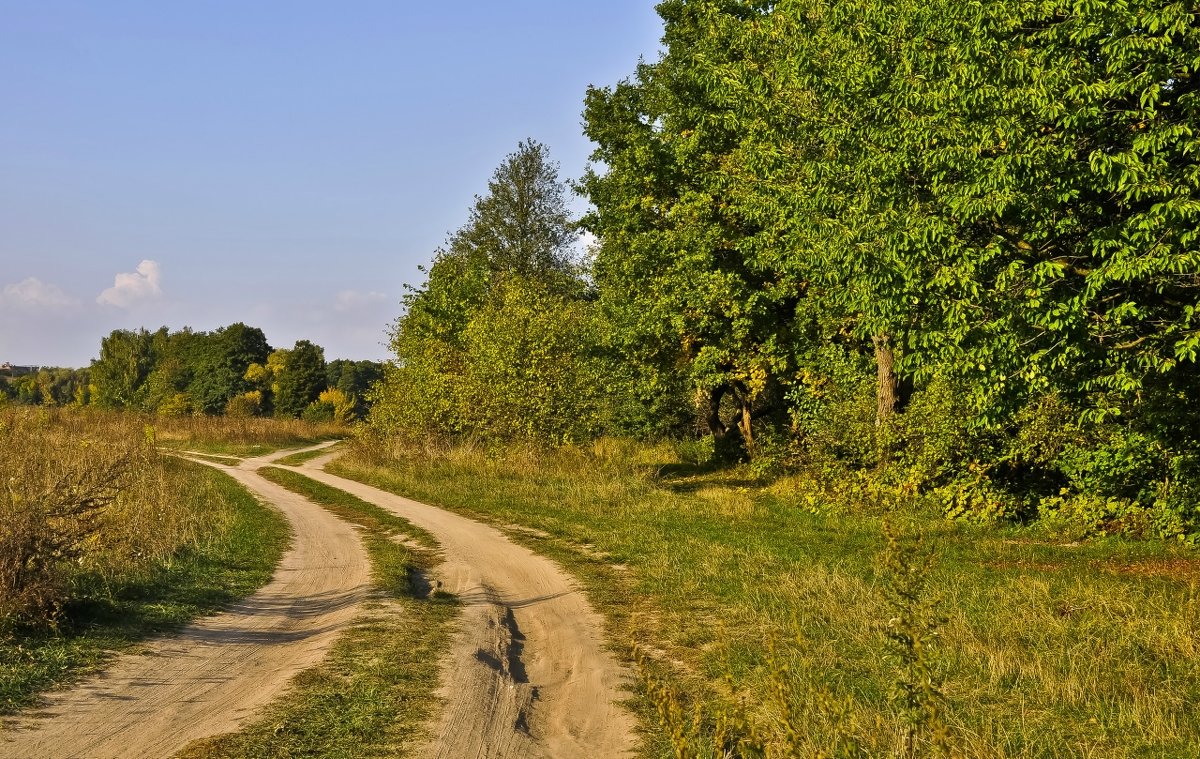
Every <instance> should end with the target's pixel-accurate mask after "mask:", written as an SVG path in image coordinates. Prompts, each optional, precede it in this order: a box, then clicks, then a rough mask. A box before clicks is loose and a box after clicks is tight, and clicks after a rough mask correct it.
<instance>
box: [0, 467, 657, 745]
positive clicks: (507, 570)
mask: <svg viewBox="0 0 1200 759" xmlns="http://www.w3.org/2000/svg"><path fill="white" fill-rule="evenodd" d="M288 453H292V451H284V452H280V453H277V454H275V455H272V456H267V457H262V458H257V459H247V460H246V461H245V462H243V463H241V464H240V465H239V466H238V467H236V468H230V467H224V466H219V465H217V466H218V468H220V469H223V470H224V471H227V472H229V473H230V474H231V475H232V476H233V477H235V478H236V479H237V480H238V481H239V482H241V483H242V484H244V485H245V486H246V487H247V488H249V489H250V490H251V491H252V492H254V493H256V494H257V495H259V496H260V497H262V498H263V499H265V500H266V501H267V502H269V503H271V504H273V505H275V506H276V507H278V508H279V509H280V510H281V511H282V512H283V513H284V514H285V515H286V516H287V518H288V520H289V521H290V523H291V525H292V529H293V531H294V532H295V539H294V543H293V545H292V547H291V549H290V550H289V551H288V552H287V554H286V555H285V557H284V559H283V562H282V563H281V565H280V567H279V569H278V570H277V571H276V573H275V577H274V578H273V580H272V581H271V583H270V584H269V585H267V586H266V587H264V588H263V589H262V590H260V591H259V592H258V593H255V594H254V595H253V596H251V597H250V598H248V599H247V600H246V601H244V602H243V603H241V604H238V605H237V606H236V607H234V608H232V609H230V610H229V611H227V612H225V613H222V614H220V615H218V616H214V617H211V618H208V619H205V620H203V621H201V622H199V623H197V624H194V625H191V626H189V627H187V628H185V629H184V630H183V631H182V632H181V633H180V634H179V635H177V636H175V637H171V638H168V639H161V640H157V641H153V642H150V643H148V644H146V645H145V646H143V647H142V649H143V652H142V653H138V654H126V655H123V656H121V657H119V658H118V659H117V660H116V662H115V663H114V664H113V665H112V666H111V667H110V668H109V669H108V670H107V671H106V672H104V673H103V674H100V675H97V676H96V677H93V678H91V679H89V680H88V681H86V682H84V683H82V684H80V685H78V686H76V687H73V688H71V689H68V690H66V691H63V692H60V693H57V694H52V695H51V696H50V697H49V698H48V701H47V703H46V705H45V706H44V708H41V709H39V710H37V711H36V712H35V713H26V714H24V715H21V716H20V717H19V718H18V719H16V720H13V721H10V722H9V723H7V724H6V726H5V728H4V729H3V730H0V757H13V759H18V758H19V759H40V758H41V757H46V758H47V759H49V758H51V757H53V758H54V759H58V758H60V757H61V758H63V759H68V758H70V757H80V758H82V757H86V758H88V759H108V758H109V757H169V756H172V755H173V754H174V753H176V752H177V751H179V750H180V749H182V748H183V747H184V746H185V745H186V744H187V743H189V742H191V741H193V740H196V739H199V738H203V737H207V736H211V735H217V734H220V733H225V732H229V731H232V730H236V729H237V728H238V726H239V725H240V724H241V723H242V722H244V721H246V720H247V719H249V718H250V717H252V716H253V715H254V713H255V712H256V710H258V709H259V708H261V707H262V706H264V705H265V704H267V703H268V702H269V701H271V700H272V699H273V698H275V697H276V696H278V695H279V694H280V693H281V692H282V690H283V689H284V687H285V685H286V684H287V682H288V680H289V679H290V678H291V677H292V675H294V674H295V673H296V672H298V671H300V670H302V669H304V668H306V667H310V666H313V665H314V664H316V663H318V662H319V661H320V660H321V659H322V658H323V657H324V654H325V652H326V650H327V649H328V648H329V646H330V645H331V644H332V643H333V641H334V639H335V637H336V636H337V634H338V633H339V632H340V631H341V630H342V629H343V628H344V627H345V626H346V625H347V624H348V623H349V622H350V621H351V620H352V619H353V618H354V617H355V616H356V615H357V614H358V612H359V608H360V601H361V600H362V599H363V598H364V597H365V596H366V595H367V593H368V592H369V583H370V576H369V570H370V566H369V563H368V560H367V557H366V554H365V552H364V550H363V547H362V544H361V542H360V541H359V539H358V537H357V535H356V533H355V531H354V529H353V528H351V527H350V526H349V525H348V524H346V523H345V522H342V521H340V520H338V519H336V518H334V517H333V516H331V515H330V514H329V513H328V512H326V511H324V510H323V509H321V508H320V507H318V506H315V505H313V504H311V503H310V502H308V501H306V500H305V499H303V498H301V497H300V496H297V495H295V494H293V493H291V492H290V491H287V490H284V489H283V488H281V487H279V486H277V485H275V484H273V483H271V482H269V481H267V480H265V479H263V478H262V477H260V476H259V475H257V474H256V473H255V471H254V470H256V469H257V468H258V467H260V466H262V465H264V464H267V463H271V462H272V461H273V460H274V459H277V458H281V457H282V456H284V455H286V454H288ZM328 458H329V457H328V456H325V457H321V458H318V459H314V460H312V461H310V462H308V463H306V464H305V465H303V466H302V467H298V468H297V469H299V470H300V471H303V472H304V473H305V474H306V475H308V476H310V477H312V478H313V479H316V480H319V481H321V482H324V483H326V484H328V485H331V486H333V487H336V488H340V489H342V490H345V491H347V492H349V493H352V494H353V495H356V496H358V497H359V498H361V499H363V500H365V501H369V502H371V503H375V504H377V505H379V506H381V507H383V508H385V509H387V510H389V511H391V512H393V513H395V514H398V515H400V516H402V517H404V518H406V519H408V520H409V521H411V522H413V523H414V524H416V525H418V526H419V527H422V528H424V529H426V530H428V531H429V532H431V533H432V534H433V535H434V536H435V537H436V538H437V539H438V541H439V542H440V543H441V545H442V549H443V553H444V557H445V562H444V564H443V565H442V566H441V567H440V570H439V571H440V576H439V577H438V578H437V579H439V580H440V582H441V583H442V587H443V589H445V590H447V591H450V592H452V593H454V594H456V595H458V596H459V598H460V599H462V601H463V602H464V613H463V615H462V618H461V623H460V630H459V633H458V635H457V636H456V639H455V643H454V645H453V648H452V650H451V651H449V652H447V656H446V658H445V660H444V661H443V662H442V686H441V689H440V695H441V698H442V699H443V701H444V708H443V709H442V710H441V712H440V714H439V716H438V717H437V719H436V721H435V722H434V723H433V724H431V725H430V726H429V736H430V737H429V739H428V740H426V741H425V743H423V744H422V746H421V747H420V751H419V753H420V754H421V756H423V757H428V758H430V759H485V758H486V759H501V758H504V759H517V758H518V757H519V758H520V759H534V758H538V757H548V758H554V759H559V758H574V757H588V758H589V759H591V758H593V757H594V758H595V759H616V758H619V757H625V756H629V755H630V754H631V753H632V750H633V747H634V744H635V739H634V732H633V728H634V721H633V718H632V715H630V713H629V712H628V711H627V710H626V709H625V708H624V707H622V706H621V705H620V703H619V702H620V701H621V700H622V699H623V698H624V696H625V691H624V687H625V684H626V680H627V677H628V673H626V672H625V671H624V670H623V668H622V667H621V666H620V665H619V664H618V662H617V661H616V660H615V658H614V657H613V656H612V655H611V654H609V653H608V652H607V651H606V650H605V649H604V641H603V635H602V629H603V627H602V619H601V618H600V616H599V615H598V614H597V613H596V612H595V611H594V610H593V609H592V608H591V607H590V606H589V604H588V603H587V600H586V599H585V598H584V597H583V595H582V594H581V593H580V592H579V590H578V588H577V587H576V586H575V584H574V582H573V580H572V579H571V578H570V576H568V575H567V574H566V573H565V572H563V571H562V570H561V569H560V568H559V567H558V566H557V565H556V564H554V563H553V562H551V561H550V560H549V559H546V558H544V557H542V556H538V555H537V554H535V553H533V552H532V551H530V550H528V549H526V548H524V547H522V546H519V545H517V544H515V543H513V542H511V541H510V540H508V538H506V537H505V536H504V535H503V534H502V533H501V532H499V531H498V530H496V529H494V528H492V527H489V526H487V525H484V524H481V523H479V522H475V521H472V520H470V519H466V518H464V517H460V516H458V515H455V514H452V513H450V512H447V511H443V510H441V509H437V508H434V507H432V506H428V505H425V504H422V503H417V502H415V501H410V500H408V499H406V498H401V497H399V496H396V495H393V494H391V493H387V492H384V491H381V490H377V489H375V488H372V487H369V486H367V485H363V484H361V483H358V482H354V481H352V480H346V479H343V478H341V477H336V476H334V475H331V474H328V473H326V472H324V471H322V470H321V469H320V467H321V466H323V465H324V463H326V462H327V461H328Z"/></svg>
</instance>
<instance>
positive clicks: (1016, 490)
mask: <svg viewBox="0 0 1200 759" xmlns="http://www.w3.org/2000/svg"><path fill="white" fill-rule="evenodd" d="M658 11H659V14H660V15H661V17H662V19H663V23H664V35H663V48H664V50H663V53H662V54H661V56H660V57H659V58H658V60H656V61H653V62H642V63H640V64H638V65H637V67H636V69H635V70H634V71H633V73H632V74H631V76H630V77H629V78H627V79H626V80H624V81H622V82H621V83H619V84H617V85H615V86H612V87H593V88H591V89H589V91H588V92H587V94H586V98H585V110H584V130H585V133H586V134H587V136H588V137H589V138H590V139H591V140H592V141H593V143H594V145H595V151H594V153H593V161H592V164H591V168H590V169H589V170H588V172H587V173H586V175H585V176H584V177H582V178H581V179H580V180H579V181H578V182H576V183H575V185H574V187H575V189H576V190H577V191H578V192H580V193H581V194H582V195H583V197H585V198H586V199H587V200H588V201H589V203H590V210H589V212H588V213H587V214H586V215H585V216H584V218H583V219H581V220H573V219H571V218H570V217H569V215H568V214H567V213H566V211H565V200H564V198H565V196H566V193H567V192H568V191H569V190H568V188H567V186H566V185H565V184H564V183H562V182H561V181H560V180H559V179H558V176H557V170H556V167H555V166H554V165H553V164H552V163H551V162H550V161H549V159H548V154H547V151H546V149H545V148H544V146H541V145H538V144H537V143H532V142H527V143H523V144H522V145H521V146H520V147H519V149H518V151H517V152H516V153H514V154H513V155H511V156H509V157H508V159H506V161H505V162H504V164H502V166H501V167H500V169H498V170H497V172H496V174H495V175H494V176H493V179H492V182H491V183H490V184H489V188H488V192H487V194H486V195H483V196H481V197H479V198H477V199H476V202H475V204H474V206H473V208H472V210H471V212H470V216H469V219H468V221H467V223H466V225H465V226H464V227H463V228H462V229H461V230H460V231H458V232H457V233H455V234H454V235H452V236H451V237H450V239H449V240H448V241H447V244H446V245H445V246H444V247H443V248H442V249H441V250H439V251H438V252H437V253H436V255H435V258H434V261H433V263H432V265H431V266H430V267H429V269H428V270H427V271H426V275H427V280H426V282H425V283H424V284H423V285H422V286H421V287H419V288H415V289H413V290H412V291H410V293H409V294H408V296H407V298H406V300H405V305H406V312H405V314H404V316H402V317H401V318H400V319H399V320H398V321H397V323H396V324H395V325H394V328H393V332H392V348H393V350H394V352H395V354H396V360H395V362H394V365H392V366H391V367H389V369H388V372H387V375H386V379H385V382H384V383H383V384H382V385H381V387H380V390H379V392H378V400H379V402H380V403H379V405H378V406H377V408H376V411H375V413H374V415H373V417H374V418H373V422H374V426H375V428H376V429H378V430H380V431H382V432H385V433H387V434H414V433H415V434H418V435H427V434H450V435H456V436H473V437H482V438H494V439H501V440H507V439H513V438H531V439H536V440H541V441H547V442H563V441H572V440H582V439H587V438H590V437H595V436H597V435H601V434H633V435H641V436H662V435H674V436H687V435H689V434H694V433H695V431H697V430H699V431H701V432H702V433H704V435H705V438H706V439H707V441H708V445H709V446H710V448H711V450H712V453H713V455H715V456H725V457H733V458H744V459H748V460H749V461H750V462H751V464H752V466H757V467H759V468H760V469H761V470H762V471H764V472H766V471H771V470H778V469H780V468H807V469H808V470H810V471H813V472H815V473H818V474H821V475H822V476H825V477H826V478H827V479H828V481H830V482H835V481H847V480H852V481H857V480H862V481H865V480H870V481H871V482H873V483H875V484H877V485H878V484H882V485H884V486H886V487H887V488H890V490H891V491H892V492H895V493H908V494H919V495H922V496H923V497H929V498H932V499H934V500H935V501H936V502H937V503H939V504H941V505H942V507H943V508H944V509H945V510H946V511H947V512H948V513H950V514H952V515H955V516H966V517H972V518H974V517H982V518H994V517H1002V518H1009V519H1018V520H1029V519H1035V518H1049V517H1063V516H1064V515H1065V516H1066V517H1069V518H1070V519H1074V520H1077V521H1082V522H1086V523H1087V524H1089V525H1092V526H1093V527H1094V528H1095V529H1097V530H1108V529H1121V530H1126V531H1141V532H1147V533H1157V534H1164V535H1186V534H1192V533H1194V532H1195V529H1196V517H1197V512H1196V504H1197V496H1198V495H1200V494H1198V493H1197V489H1198V487H1197V482H1198V479H1197V475H1198V474H1200V458H1198V456H1197V452H1198V451H1200V440H1198V439H1197V435H1198V431H1200V418H1198V414H1200V411H1198V407H1197V405H1196V404H1195V403H1193V402H1191V399H1193V398H1195V397H1197V393H1198V391H1200V370H1198V367H1197V362H1196V358H1197V348H1198V347H1200V321H1198V317H1197V307H1198V305H1200V244H1198V238H1197V234H1198V232H1197V229H1198V222H1200V192H1198V190H1200V162H1198V158H1197V155H1198V151H1197V149H1196V145H1197V143H1196V140H1197V133H1196V131H1197V129H1198V128H1200V95H1198V93H1197V89H1198V79H1197V75H1196V70H1197V67H1198V66H1200V10H1197V8H1196V7H1195V4H1194V3H1191V2H1168V1H1166V0H1130V1H1129V2H1122V3H1092V2H1084V1H1083V0H1038V1H1036V2H1034V1H1027V0H1020V1H1014V0H1001V1H1000V2H993V3H966V2H961V1H959V0H932V2H930V1H928V0H925V1H922V2H909V1H908V0H898V1H896V2H888V3H881V2H878V0H849V1H848V2H836V3H835V2H829V1H828V0H781V1H778V2H765V1H763V0H666V1H665V2H661V3H660V4H659V5H658ZM580 229H583V230H586V231H588V232H591V233H592V234H593V235H595V238H596V243H595V245H594V246H593V248H592V249H591V251H589V252H588V254H587V255H586V256H582V257H580V256H573V255H572V251H573V248H572V241H573V240H574V238H575V235H576V233H577V232H578V230H580ZM418 388H419V389H418ZM855 478H857V480H855Z"/></svg>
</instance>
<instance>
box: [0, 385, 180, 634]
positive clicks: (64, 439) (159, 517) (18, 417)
mask: <svg viewBox="0 0 1200 759" xmlns="http://www.w3.org/2000/svg"><path fill="white" fill-rule="evenodd" d="M0 472H4V483H3V488H0V623H4V622H8V623H12V622H18V623H25V624H46V623H50V624H53V623H54V621H55V620H56V618H57V616H58V614H59V612H60V610H61V608H62V605H63V603H64V602H65V601H66V600H67V599H68V596H69V587H68V585H69V580H70V577H71V575H72V574H73V573H76V572H78V571H80V570H84V571H89V572H92V573H95V574H98V575H100V576H111V575H115V574H121V573H127V572H129V571H131V570H135V569H136V568H138V567H143V566H147V565H149V564H151V563H154V562H157V561H161V560H162V559H163V558H164V557H166V556H169V555H170V554H172V553H173V552H175V551H176V550H178V549H179V548H180V547H181V546H183V545H186V544H188V543H191V542H194V540H195V539H196V536H197V534H198V530H199V528H200V524H201V517H200V515H199V514H196V513H194V512H192V511H190V510H188V509H187V508H185V507H184V504H183V503H182V501H181V500H180V499H178V498H175V497H173V495H174V494H176V493H177V492H178V484H177V483H176V482H175V481H174V474H173V473H170V472H168V465H167V462H166V461H165V459H164V457H163V456H161V455H160V454H159V453H158V452H157V451H156V450H155V449H154V446H153V444H152V438H151V437H150V436H149V435H148V434H147V431H146V430H145V429H144V428H143V426H142V425H141V424H140V423H139V422H138V420H136V419H134V418H130V417H122V416H118V415H111V414H99V415H97V414H88V413H81V412H78V411H61V410H53V409H31V408H16V407H12V408H4V409H0Z"/></svg>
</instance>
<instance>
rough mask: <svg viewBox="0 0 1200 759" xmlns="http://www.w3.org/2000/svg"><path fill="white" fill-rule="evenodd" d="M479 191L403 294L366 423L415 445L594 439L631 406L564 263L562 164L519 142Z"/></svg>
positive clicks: (573, 270) (572, 271)
mask: <svg viewBox="0 0 1200 759" xmlns="http://www.w3.org/2000/svg"><path fill="white" fill-rule="evenodd" d="M488 189H489V192H488V194H487V195H486V196H483V197H477V198H476V199H475V204H474V207H473V208H472V211H471V214H470V218H469V221H468V223H467V224H466V225H465V226H464V227H463V228H462V229H460V230H459V231H458V232H456V233H455V234H453V235H452V236H451V238H450V240H449V241H448V243H447V246H446V247H445V248H444V249H442V250H440V251H438V253H437V256H436V257H435V259H434V262H433V264H432V266H431V267H430V268H429V270H428V272H427V274H428V278H427V280H426V282H425V284H424V285H423V286H422V287H420V288H418V289H414V290H412V291H411V292H410V293H409V295H408V296H407V297H406V298H405V314H404V315H403V316H402V317H401V318H400V319H399V320H398V321H397V322H396V324H395V326H394V328H393V331H392V342H391V346H392V350H393V351H394V352H395V355H396V358H395V361H394V362H393V363H391V364H389V365H388V366H387V368H386V369H385V372H384V378H383V380H382V382H381V383H380V384H379V385H378V386H377V389H376V390H375V393H374V396H373V397H374V399H375V402H376V403H375V406H374V408H373V410H372V412H371V416H370V419H369V421H370V424H371V426H372V427H373V428H374V429H375V430H376V431H378V432H381V433H384V434H391V435H401V436H410V437H411V436H427V435H431V434H433V435H445V434H449V435H465V436H475V437H480V438H487V439H493V440H510V439H515V438H524V439H528V440H536V441H541V442H545V443H561V442H565V441H570V440H580V439H586V438H590V437H593V436H595V435H596V434H598V433H599V432H600V431H601V430H603V429H606V428H608V427H609V426H610V425H613V424H616V423H617V421H616V420H618V419H621V418H627V417H628V416H629V414H628V413H626V411H627V410H628V409H629V408H630V405H631V404H628V403H625V402H624V401H625V399H626V398H628V393H627V392H626V391H625V390H624V388H623V387H622V386H621V382H620V378H621V377H622V376H623V374H622V370H621V368H620V367H619V366H618V365H616V364H614V363H612V362H611V361H609V360H608V358H607V352H606V349H605V344H604V340H605V335H606V333H607V329H606V327H605V325H604V323H603V322H602V319H601V316H600V314H599V313H598V312H597V310H596V308H595V306H594V304H593V302H592V299H591V298H590V295H589V292H588V283H587V282H586V280H584V279H583V278H582V276H581V275H580V272H579V271H578V270H577V266H576V264H575V263H574V262H573V261H572V259H571V257H570V248H569V244H570V243H571V242H572V241H573V240H574V239H575V236H576V235H575V232H574V224H573V223H572V221H571V219H570V218H569V216H568V215H567V214H566V211H565V199H564V198H565V188H564V186H563V185H562V184H561V183H560V182H559V181H558V178H557V167H556V166H554V165H553V164H552V163H550V162H549V156H548V152H547V150H546V148H545V147H544V146H542V145H540V144H538V143H534V142H528V141H527V142H524V143H522V144H521V145H520V146H519V147H518V150H517V152H515V153H513V154H511V155H509V156H508V157H507V158H506V159H505V161H504V162H503V163H502V164H501V166H500V167H499V168H498V169H497V170H496V172H495V174H494V175H493V177H492V181H491V182H490V183H489V185H488ZM622 414H625V417H622Z"/></svg>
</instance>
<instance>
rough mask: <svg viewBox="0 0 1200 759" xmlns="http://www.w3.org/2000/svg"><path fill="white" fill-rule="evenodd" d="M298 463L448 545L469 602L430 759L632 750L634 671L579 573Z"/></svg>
mask: <svg viewBox="0 0 1200 759" xmlns="http://www.w3.org/2000/svg"><path fill="white" fill-rule="evenodd" d="M330 458H331V456H323V457H320V458H318V459H313V460H311V461H309V462H307V463H305V464H303V465H301V466H299V467H294V469H296V470H298V471H301V472H303V473H304V474H305V475H307V476H308V477H311V478H312V479H314V480H318V481H320V482H322V483H324V484H326V485H329V486H332V487H335V488H338V489H340V490H344V491H346V492H348V493H350V494H351V495H354V496H356V497H358V498H360V499H362V500H364V501H368V502H370V503H373V504H375V505H377V506H380V507H381V508H384V509H386V510H388V511H390V512H392V513H393V514H396V515H397V516H400V517H403V518H404V519H407V520H408V521H410V522H412V523H413V524H415V525H416V526H418V527H421V528H423V529H425V530H427V531H429V532H430V533H432V534H433V536H434V537H435V538H437V540H438V542H439V543H441V545H442V549H443V552H444V556H445V562H444V564H443V565H442V567H441V568H440V573H441V578H440V579H441V581H442V583H443V586H444V588H445V589H446V590H448V591H450V592H452V593H454V594H456V595H457V596H458V597H459V598H460V599H461V600H462V601H463V603H464V613H463V615H462V618H461V622H460V629H459V632H458V634H457V636H456V639H455V643H454V645H453V647H452V650H451V651H450V652H449V654H448V656H447V659H446V660H445V661H444V662H443V666H442V673H443V674H442V685H441V689H440V695H441V697H442V698H443V700H444V701H445V709H444V710H443V711H442V713H441V714H440V715H439V716H438V717H437V719H436V720H435V722H434V724H432V725H431V726H430V730H431V739H430V740H429V741H427V742H426V743H425V744H424V745H423V746H422V750H421V755H422V756H424V757H428V758H430V759H483V758H485V757H486V758H487V759H500V758H502V757H503V758H511V759H517V758H518V757H520V758H521V759H526V758H531V757H552V758H554V759H562V758H565V757H587V758H588V759H610V758H612V757H625V756H629V755H631V754H632V751H633V749H634V746H635V739H634V719H633V716H632V715H631V714H630V713H629V712H628V710H626V709H625V708H624V707H623V706H622V705H621V703H620V702H621V701H622V700H623V699H624V698H625V697H626V696H627V695H628V694H627V693H626V690H625V687H626V684H627V683H628V682H629V674H628V673H627V672H626V671H625V669H624V668H623V667H622V666H621V665H620V664H619V663H618V662H617V660H616V659H615V657H613V656H612V655H611V654H610V653H609V652H608V651H606V650H605V648H604V638H603V632H602V631H603V620H602V618H601V617H600V615H599V614H597V613H596V611H595V610H593V609H592V608H591V606H590V605H589V604H588V602H587V599H586V598H585V597H584V596H583V594H582V593H581V592H580V591H579V589H578V587H577V586H576V585H575V583H574V581H573V580H572V579H571V577H570V576H569V575H568V574H567V573H566V572H564V571H563V570H562V569H560V568H559V567H558V565H556V564H555V563H554V562H552V561H550V560H549V559H547V558H545V557H543V556H539V555H537V554H535V553H534V552H532V551H530V550H529V549H527V548H525V547H523V546H520V545H517V544H516V543H513V542H512V541H510V540H509V539H508V538H507V537H505V536H504V535H503V533H501V532H500V531H499V530H496V529H494V528H492V527H489V526H487V525H484V524H481V523H480V522H476V521H474V520H471V519H467V518H465V517H462V516H459V515H457V514H453V513H451V512H448V511H445V510H443V509H438V508H435V507H433V506H429V505H427V504H423V503H419V502H417V501H412V500H409V499H407V498H403V497H401V496H397V495H394V494H392V493H388V492H386V491H383V490H379V489H377V488H374V487H371V486H369V485H364V484H362V483H360V482H355V481H353V480H348V479H345V478H342V477H338V476H336V475H333V474H330V473H328V472H325V471H323V470H322V469H321V467H322V466H324V464H325V463H327V462H328V461H329V459H330Z"/></svg>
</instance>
